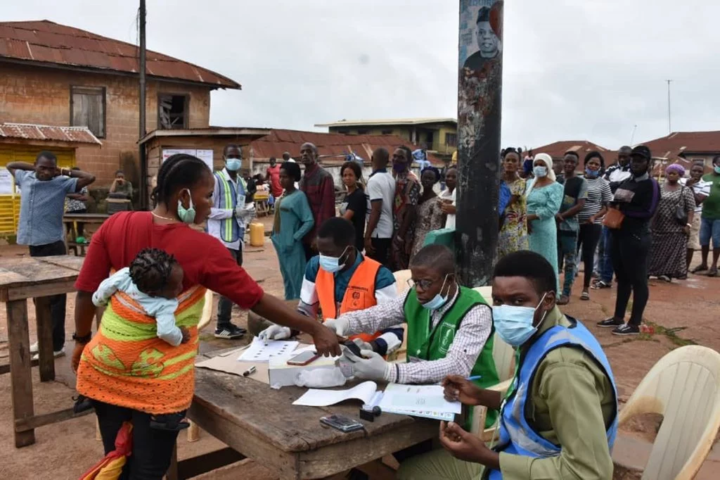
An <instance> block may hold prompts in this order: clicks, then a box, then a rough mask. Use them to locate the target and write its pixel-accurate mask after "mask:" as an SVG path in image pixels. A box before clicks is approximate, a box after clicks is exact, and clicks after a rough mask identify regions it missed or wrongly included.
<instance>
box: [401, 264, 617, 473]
mask: <svg viewBox="0 0 720 480" xmlns="http://www.w3.org/2000/svg"><path fill="white" fill-rule="evenodd" d="M555 276H556V268H555V267H554V266H552V265H550V263H549V262H548V261H547V260H545V259H544V258H543V257H541V256H540V255H538V254H536V253H533V252H528V251H521V252H516V253H513V254H510V255H508V256H506V257H504V258H503V259H501V260H500V261H499V262H498V264H497V266H496V267H495V274H494V279H493V304H494V307H493V317H494V321H495V328H496V329H497V332H498V335H500V337H501V338H502V339H503V340H504V341H505V342H507V343H509V344H510V345H512V346H514V347H516V348H518V349H519V352H520V358H519V369H518V371H517V373H516V377H515V380H514V383H513V385H512V386H511V387H510V391H509V392H508V394H507V395H504V396H503V395H502V394H501V392H498V391H488V390H482V389H480V388H477V387H476V386H475V385H472V384H471V383H469V382H467V381H466V380H465V379H464V378H462V377H457V376H456V377H449V378H447V379H445V381H444V382H443V384H444V385H445V396H446V398H448V399H449V400H459V401H461V402H462V403H464V404H466V405H485V406H487V407H488V408H499V407H500V405H501V403H502V402H503V400H504V402H505V403H504V407H503V410H502V413H501V423H500V431H499V433H500V438H499V441H498V447H497V448H495V450H490V449H489V448H488V447H487V446H486V445H485V444H484V443H483V442H482V441H481V440H480V439H479V438H478V437H476V436H475V435H472V434H470V433H468V432H466V431H464V430H463V429H462V428H460V427H459V426H458V425H457V424H454V423H451V424H449V425H445V424H444V423H443V424H441V427H440V442H441V443H442V445H443V446H444V447H445V450H437V451H435V452H432V453H429V454H427V455H424V456H422V457H416V458H413V459H410V460H408V461H407V462H406V463H404V464H403V465H402V466H401V468H400V471H399V473H398V478H399V479H412V480H430V479H432V480H449V479H453V480H456V479H459V480H471V479H479V478H481V475H482V478H487V479H490V480H499V479H502V478H504V479H506V480H508V479H512V480H515V479H522V480H535V479H538V480H539V479H546V478H578V479H580V478H581V479H584V480H599V479H608V480H609V479H611V478H612V475H613V462H612V458H611V457H610V450H611V449H612V445H613V442H614V440H615V435H616V432H617V413H618V408H617V391H616V388H615V381H614V379H613V374H612V370H611V369H610V364H609V362H608V359H607V357H606V356H605V354H604V353H603V350H602V347H601V346H600V344H599V343H598V341H597V340H596V339H595V337H594V336H593V335H592V333H590V332H589V331H588V330H587V329H586V328H585V327H584V326H583V325H582V323H580V322H578V321H577V320H575V319H573V318H570V317H568V316H566V315H563V313H562V312H561V311H560V309H559V308H558V307H557V306H556V300H557V292H556V285H557V284H556V278H555ZM453 457H454V458H453Z"/></svg>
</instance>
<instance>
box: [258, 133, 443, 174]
mask: <svg viewBox="0 0 720 480" xmlns="http://www.w3.org/2000/svg"><path fill="white" fill-rule="evenodd" d="M308 142H309V143H313V144H315V146H316V147H318V152H319V154H320V159H321V161H322V162H323V163H334V162H343V161H344V159H343V157H344V156H345V155H348V154H349V153H351V152H352V153H355V154H356V155H359V156H360V157H362V158H363V159H365V161H366V162H369V161H370V158H371V157H372V152H373V150H375V149H376V148H379V147H383V148H386V149H388V151H389V152H390V153H391V154H392V152H393V150H395V149H396V148H397V147H399V146H401V145H406V146H408V147H410V149H411V150H415V149H416V148H418V147H417V146H415V145H413V144H412V143H410V142H409V141H407V140H405V139H403V138H400V137H398V136H396V135H344V134H340V133H320V132H303V131H298V130H277V129H273V130H271V131H270V133H269V134H268V135H266V136H264V137H262V138H259V139H257V140H254V141H253V142H251V143H250V148H251V152H252V157H253V158H254V159H257V160H263V159H268V158H270V157H275V158H277V159H282V154H283V153H284V152H289V153H290V155H292V156H295V157H297V156H299V155H300V146H301V145H302V144H303V143H308ZM428 159H429V160H430V162H431V163H433V164H436V165H440V164H441V163H442V161H441V160H440V159H439V158H438V157H436V156H435V155H433V154H431V153H429V152H428Z"/></svg>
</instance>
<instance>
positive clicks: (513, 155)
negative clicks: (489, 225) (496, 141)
mask: <svg viewBox="0 0 720 480" xmlns="http://www.w3.org/2000/svg"><path fill="white" fill-rule="evenodd" d="M502 159H503V161H502V166H503V172H504V173H503V178H502V183H503V184H505V185H506V186H507V188H508V189H509V190H510V195H511V196H510V201H509V202H508V205H507V206H506V207H505V209H504V211H502V212H500V222H501V223H500V225H501V227H500V233H499V236H498V258H502V257H504V256H505V255H508V254H510V253H513V252H517V251H520V250H527V249H528V232H527V223H526V221H525V215H526V214H527V201H526V198H525V190H526V188H527V183H526V182H525V180H524V179H523V178H521V177H520V175H519V171H520V168H521V165H520V152H519V151H518V150H516V149H514V148H506V149H505V150H503V152H502Z"/></svg>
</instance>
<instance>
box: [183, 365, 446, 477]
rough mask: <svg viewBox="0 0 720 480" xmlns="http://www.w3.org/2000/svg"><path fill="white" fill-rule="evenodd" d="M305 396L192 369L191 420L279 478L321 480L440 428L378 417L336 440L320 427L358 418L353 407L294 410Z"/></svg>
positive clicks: (335, 432)
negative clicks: (324, 420) (337, 418)
mask: <svg viewBox="0 0 720 480" xmlns="http://www.w3.org/2000/svg"><path fill="white" fill-rule="evenodd" d="M305 391H306V390H305V389H301V388H295V387H284V388H282V389H281V390H272V389H271V388H270V387H269V386H268V385H266V384H264V383H261V382H258V381H255V380H251V379H248V378H243V377H239V376H236V375H230V374H226V373H221V372H215V371H211V370H206V369H203V368H198V369H196V384H195V399H194V401H193V404H192V407H190V411H189V417H190V418H191V419H192V420H193V421H194V422H196V423H197V424H198V426H200V428H202V429H204V430H206V431H207V432H209V433H210V434H211V435H213V436H215V437H216V438H218V439H219V440H220V441H222V442H224V443H225V444H227V445H228V446H229V447H231V448H233V449H234V450H236V451H237V452H239V453H241V454H242V455H244V456H246V457H249V458H252V459H253V460H255V461H256V462H258V463H259V464H261V465H263V466H265V467H267V468H270V469H273V470H275V471H276V472H277V473H278V475H279V476H280V477H281V478H283V479H311V478H325V477H329V476H331V475H335V474H337V473H341V472H344V471H347V470H350V469H351V468H354V467H358V466H360V465H364V464H366V463H369V462H372V461H373V460H377V459H380V458H382V457H384V456H386V455H390V454H391V453H393V452H397V451H398V450H401V449H403V448H407V447H410V446H412V445H416V444H418V443H421V442H423V441H425V440H428V439H431V438H434V437H436V436H437V434H438V422H435V421H431V420H425V419H420V418H412V417H407V416H403V415H392V414H382V415H381V416H380V417H378V418H376V419H375V421H374V422H365V421H363V422H362V423H363V424H364V425H365V430H366V431H357V432H353V433H342V432H340V431H338V430H335V429H332V428H324V427H322V426H321V424H320V422H319V420H320V417H322V416H325V415H328V414H333V413H339V414H344V415H347V416H350V417H352V418H355V419H358V418H359V416H358V411H359V408H360V404H359V402H357V401H355V402H349V403H347V402H346V403H344V404H342V405H336V406H332V407H323V408H316V407H299V406H293V405H292V402H293V401H295V400H296V399H297V398H298V397H300V396H301V395H302V394H303V393H304V392H305Z"/></svg>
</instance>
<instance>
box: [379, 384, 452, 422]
mask: <svg viewBox="0 0 720 480" xmlns="http://www.w3.org/2000/svg"><path fill="white" fill-rule="evenodd" d="M380 409H381V410H382V411H383V412H387V413H396V414H399V415H410V416H413V417H423V418H431V419H435V420H445V421H452V420H454V419H455V414H458V413H460V412H461V411H462V404H461V403H460V402H448V401H447V400H445V395H444V394H443V387H441V386H440V385H400V384H398V383H390V384H388V386H387V387H386V388H385V393H384V394H383V398H382V400H381V401H380Z"/></svg>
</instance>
